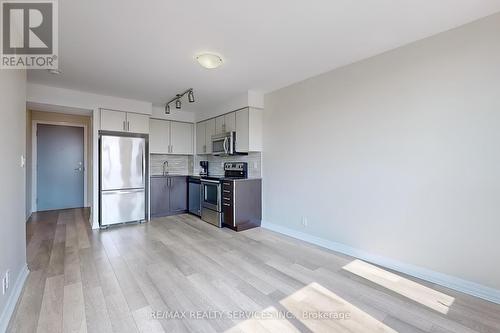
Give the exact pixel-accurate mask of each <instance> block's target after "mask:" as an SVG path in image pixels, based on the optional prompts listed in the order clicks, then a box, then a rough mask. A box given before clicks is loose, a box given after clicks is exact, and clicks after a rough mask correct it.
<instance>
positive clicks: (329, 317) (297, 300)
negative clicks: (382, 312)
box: [280, 282, 396, 333]
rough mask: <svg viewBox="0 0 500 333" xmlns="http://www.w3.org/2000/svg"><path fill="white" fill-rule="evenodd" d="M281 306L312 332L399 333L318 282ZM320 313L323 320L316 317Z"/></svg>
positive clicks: (299, 291) (282, 301) (283, 301)
mask: <svg viewBox="0 0 500 333" xmlns="http://www.w3.org/2000/svg"><path fill="white" fill-rule="evenodd" d="M280 303H281V304H282V305H283V306H284V307H285V308H286V309H287V310H288V311H290V312H292V313H293V314H294V315H295V316H296V317H297V319H299V320H300V321H301V322H302V323H303V324H304V326H306V327H307V328H309V329H310V330H311V331H313V332H352V333H366V332H391V333H394V332H396V331H395V330H394V329H392V328H390V327H389V326H387V325H385V324H384V323H382V322H380V321H379V320H377V319H375V318H373V317H372V316H370V315H369V314H368V313H366V312H364V311H363V310H361V309H359V308H357V307H356V306H354V305H352V304H351V303H349V302H347V301H346V300H344V299H343V298H341V297H340V296H338V295H337V294H335V293H333V292H332V291H330V290H329V289H327V288H325V287H323V286H322V285H320V284H318V283H316V282H313V283H310V284H309V285H307V286H305V287H304V288H302V289H300V290H298V291H296V292H295V293H293V294H292V295H290V296H288V297H286V298H284V299H283V300H281V301H280ZM317 314H322V315H324V317H323V318H317Z"/></svg>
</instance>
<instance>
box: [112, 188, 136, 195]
mask: <svg viewBox="0 0 500 333" xmlns="http://www.w3.org/2000/svg"><path fill="white" fill-rule="evenodd" d="M138 192H144V189H142V188H138V189H132V190H115V191H102V195H112V194H129V193H138Z"/></svg>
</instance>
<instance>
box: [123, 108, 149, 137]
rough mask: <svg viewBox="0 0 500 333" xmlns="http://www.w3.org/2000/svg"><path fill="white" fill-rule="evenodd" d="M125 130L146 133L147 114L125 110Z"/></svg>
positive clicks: (147, 124)
mask: <svg viewBox="0 0 500 333" xmlns="http://www.w3.org/2000/svg"><path fill="white" fill-rule="evenodd" d="M127 132H130V133H141V134H148V133H149V116H148V115H145V114H139V113H130V112H127Z"/></svg>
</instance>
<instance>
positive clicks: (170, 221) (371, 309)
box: [9, 209, 500, 333]
mask: <svg viewBox="0 0 500 333" xmlns="http://www.w3.org/2000/svg"><path fill="white" fill-rule="evenodd" d="M87 214H88V212H87V211H86V210H83V209H75V210H63V211H53V212H44V213H38V214H35V215H34V216H33V217H32V219H31V221H30V222H29V223H28V227H27V240H28V242H27V244H28V245H27V256H28V265H29V269H30V271H31V272H30V274H29V277H28V279H27V282H26V285H25V288H24V290H23V293H22V296H21V298H20V300H19V302H18V304H17V308H16V312H15V314H14V316H13V318H12V320H11V323H10V326H9V332H50V333H57V332H99V333H100V332H117V333H122V332H226V331H227V332H356V333H358V332H359V333H366V332H499V331H500V306H499V305H496V304H492V303H489V302H486V301H483V300H480V299H477V298H474V297H471V296H468V295H464V294H460V293H457V292H454V291H451V290H448V289H446V288H442V287H439V286H435V285H432V284H430V283H426V282H423V281H419V280H416V279H412V278H409V277H407V276H404V275H402V274H396V273H394V272H391V271H388V270H385V269H381V268H379V267H376V266H373V265H370V264H367V263H365V262H362V261H359V260H356V259H354V258H351V257H347V256H344V255H341V254H338V253H335V252H332V251H328V250H325V249H322V248H319V247H316V246H313V245H310V244H307V243H304V242H301V241H297V240H295V239H292V238H288V237H286V236H282V235H280V234H276V233H273V232H271V231H268V230H265V229H260V228H258V229H253V230H248V231H244V232H240V233H236V232H233V231H231V230H229V229H217V228H215V227H213V226H211V225H209V224H206V223H204V222H202V221H201V220H199V219H197V218H195V217H193V216H190V215H180V216H175V217H168V218H161V219H155V220H152V221H151V222H149V223H146V224H141V225H127V226H120V227H114V228H110V229H108V230H106V231H98V230H91V229H90V228H89V225H88V222H87V221H88V216H87ZM464 264H465V263H464ZM207 317H210V318H208V319H207Z"/></svg>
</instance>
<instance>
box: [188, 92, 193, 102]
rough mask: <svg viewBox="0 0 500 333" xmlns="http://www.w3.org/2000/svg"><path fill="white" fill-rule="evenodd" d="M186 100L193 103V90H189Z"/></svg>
mask: <svg viewBox="0 0 500 333" xmlns="http://www.w3.org/2000/svg"><path fill="white" fill-rule="evenodd" d="M188 101H189V103H194V94H193V90H192V89H191V90H189V92H188Z"/></svg>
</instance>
